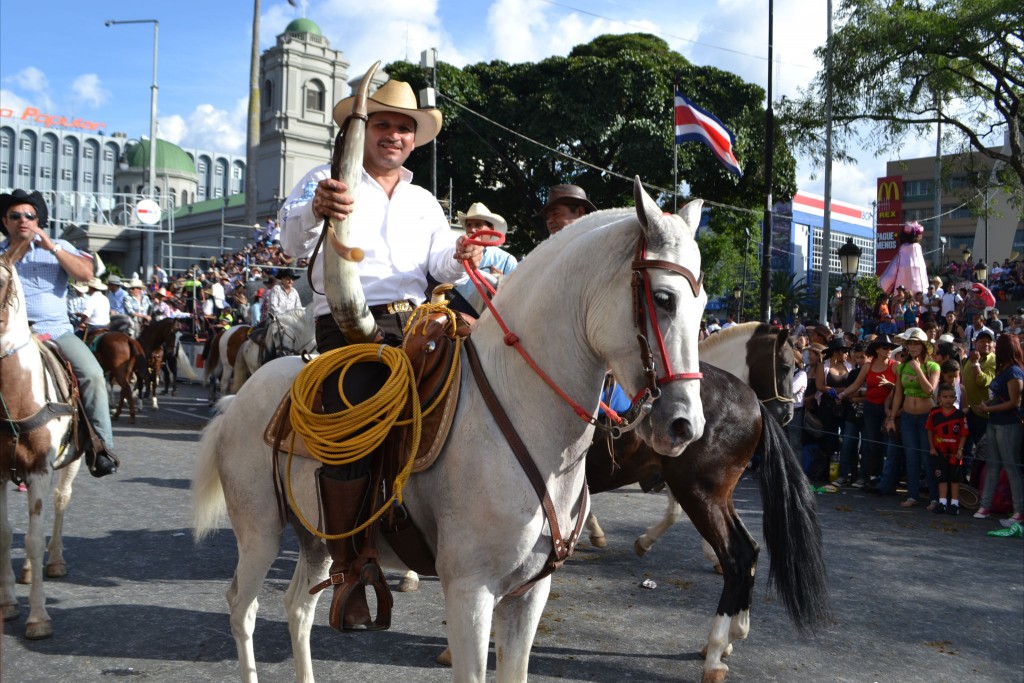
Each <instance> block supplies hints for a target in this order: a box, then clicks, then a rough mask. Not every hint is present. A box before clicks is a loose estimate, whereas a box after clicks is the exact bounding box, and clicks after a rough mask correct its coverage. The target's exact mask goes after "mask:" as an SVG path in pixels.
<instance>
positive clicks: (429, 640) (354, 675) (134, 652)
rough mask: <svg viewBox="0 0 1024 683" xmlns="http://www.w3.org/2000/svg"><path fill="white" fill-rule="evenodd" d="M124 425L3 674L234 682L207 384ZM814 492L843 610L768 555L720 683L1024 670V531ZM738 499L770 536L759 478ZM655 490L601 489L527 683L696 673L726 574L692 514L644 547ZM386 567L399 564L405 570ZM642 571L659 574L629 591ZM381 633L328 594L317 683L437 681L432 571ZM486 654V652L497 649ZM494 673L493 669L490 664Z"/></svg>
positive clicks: (269, 663) (277, 675)
mask: <svg viewBox="0 0 1024 683" xmlns="http://www.w3.org/2000/svg"><path fill="white" fill-rule="evenodd" d="M163 398H164V400H162V402H161V410H160V411H158V412H153V411H150V410H145V411H143V412H141V413H140V416H139V418H138V422H137V423H136V424H135V425H130V424H128V423H127V421H126V420H127V418H126V417H123V418H122V420H121V422H120V423H116V426H115V432H116V436H117V446H118V448H117V451H118V453H120V454H122V458H123V461H124V462H123V468H122V471H121V472H119V473H118V474H117V475H115V476H113V477H108V478H107V479H103V480H97V479H93V478H92V477H90V476H89V475H88V473H86V472H85V470H84V469H83V470H82V473H81V474H80V476H79V478H78V480H77V481H76V486H75V491H74V496H73V499H72V503H71V509H70V511H69V515H68V519H67V521H66V524H65V545H66V553H65V555H66V558H67V560H68V567H69V575H68V577H67V578H65V579H59V580H51V581H48V582H47V596H48V609H49V611H50V615H51V617H52V618H53V626H54V636H53V637H52V638H50V639H48V640H44V641H27V640H25V639H24V637H23V631H24V620H25V616H26V615H27V611H28V609H27V595H28V587H27V586H18V588H17V594H18V597H19V600H20V601H21V604H22V616H21V618H19V619H17V620H15V621H12V622H8V623H7V624H5V625H4V636H3V642H2V646H3V647H2V652H0V658H2V659H0V664H2V679H3V680H4V681H11V682H12V683H28V682H35V681H54V682H56V681H66V680H74V681H76V682H78V681H81V682H91V681H108V680H111V679H113V678H137V679H146V680H152V681H168V682H170V681H173V682H175V683H177V682H180V681H231V680H236V679H237V666H236V660H235V648H234V642H233V640H232V638H231V634H230V628H229V624H228V617H227V609H226V605H225V601H224V592H225V590H226V589H227V586H228V583H229V581H230V578H231V574H232V571H233V568H234V562H235V547H234V537H233V535H232V534H231V532H230V530H228V529H225V530H224V531H222V532H221V533H219V534H217V535H215V536H214V537H213V538H211V539H208V540H206V541H204V542H203V543H202V544H201V545H199V546H196V545H195V544H194V543H193V540H192V538H191V534H190V531H189V528H188V519H189V510H190V499H189V490H188V487H189V479H190V476H191V472H192V467H193V463H194V461H195V445H196V442H197V440H198V437H199V430H200V429H201V428H202V426H203V424H204V422H205V420H206V417H207V416H208V409H207V406H206V399H205V390H204V389H202V388H201V387H198V386H190V385H184V386H183V387H182V388H181V389H180V390H179V392H178V396H177V397H176V398H172V399H167V398H166V397H163ZM845 491H846V492H844V493H840V494H834V495H823V496H819V498H818V500H819V511H820V515H821V523H822V526H823V528H824V530H825V540H826V557H827V561H828V565H829V570H830V585H831V589H832V601H833V603H832V604H833V610H834V613H835V619H834V621H833V622H832V623H830V624H827V625H825V627H824V628H823V629H822V630H820V631H819V632H818V633H817V634H815V635H813V636H811V637H802V636H801V635H799V634H798V633H797V632H796V630H795V629H794V628H793V626H792V625H791V624H790V623H789V621H788V620H787V618H786V616H785V613H784V610H783V608H782V605H781V604H780V602H779V601H778V600H777V599H776V598H775V597H774V596H773V595H771V594H770V593H769V592H768V591H767V587H766V583H767V576H768V571H767V570H768V566H769V564H768V563H769V559H768V557H767V553H763V554H762V556H761V563H760V567H759V569H760V572H759V575H758V581H757V588H756V590H755V596H754V607H753V610H752V613H751V633H750V637H749V638H748V640H746V641H745V642H741V643H738V644H737V645H736V647H735V651H734V653H733V654H732V656H731V657H730V658H729V659H728V660H727V661H728V662H729V664H730V666H731V671H730V675H729V679H728V680H730V681H740V682H743V681H746V682H754V681H757V682H760V681H779V682H782V681H816V682H824V681H849V682H851V683H852V682H865V681H866V682H871V681H901V682H902V681H922V682H926V683H943V682H946V681H949V682H954V681H955V682H956V683H963V682H965V681H971V682H991V683H1006V682H1010V681H1021V680H1024V541H1022V540H1021V539H1002V538H991V537H987V536H986V535H985V532H986V531H989V530H991V529H994V528H999V527H998V524H997V523H996V522H994V521H992V520H975V519H972V518H970V517H969V516H966V517H958V518H953V517H948V516H937V515H933V514H931V513H928V512H926V511H924V510H923V509H922V508H917V509H912V510H904V509H901V508H899V507H898V506H897V504H896V503H897V500H899V499H896V498H875V497H872V496H866V495H864V494H862V493H860V492H855V491H853V490H850V489H846V490H845ZM9 498H10V500H11V501H13V507H12V510H11V511H10V515H11V517H12V520H13V521H14V525H15V537H14V544H15V568H16V570H18V569H20V566H21V564H22V561H23V558H24V552H23V550H22V548H23V533H24V529H25V520H26V515H27V513H26V510H25V509H24V497H22V496H21V495H20V494H17V493H15V492H12V493H11V494H10V496H9ZM736 504H737V508H738V509H739V510H740V514H741V515H742V517H743V519H744V520H745V522H746V524H747V525H748V527H749V528H750V529H751V532H752V533H753V535H754V537H755V538H758V539H760V537H761V506H760V499H759V494H758V491H757V486H756V482H755V481H754V480H748V479H744V481H743V482H742V483H741V486H740V488H739V489H738V491H737V495H736ZM663 506H664V498H663V497H662V496H660V495H645V494H643V493H641V492H640V491H639V489H627V490H623V491H619V492H613V493H608V494H601V495H599V496H596V497H595V498H594V509H595V511H596V512H597V513H598V515H599V516H600V518H601V520H602V523H603V525H604V528H605V531H606V532H607V533H608V541H609V548H608V549H606V550H595V549H592V548H590V547H589V546H588V545H586V544H584V545H583V546H582V547H581V548H580V550H579V551H578V552H577V554H576V555H575V556H574V558H573V560H572V561H570V562H569V563H567V565H566V566H565V568H563V569H562V570H561V571H560V572H558V573H556V574H555V577H554V582H553V586H552V593H551V599H550V601H549V603H548V606H547V609H546V611H545V614H544V617H543V620H542V622H541V626H540V630H539V633H538V635H537V640H536V643H535V646H534V650H533V657H532V660H531V665H530V671H531V677H530V678H531V681H555V680H577V681H594V682H602V683H620V682H621V681H626V680H636V681H699V680H700V674H701V667H702V660H701V658H700V656H699V654H698V653H699V651H700V649H701V647H702V646H703V644H704V641H705V639H706V637H707V632H708V627H709V625H710V619H711V616H712V613H713V610H714V608H715V606H716V604H717V601H718V596H719V593H720V590H721V583H722V581H721V578H720V577H719V576H717V575H716V574H714V573H713V572H712V571H711V570H710V568H709V567H708V564H707V563H706V561H705V560H704V559H703V558H702V556H701V550H700V542H699V539H698V537H697V535H696V533H695V532H694V531H693V528H692V526H690V524H689V523H688V522H685V521H684V522H683V523H681V524H679V525H678V526H677V527H676V528H675V529H673V530H672V531H670V532H669V533H668V534H667V535H666V537H665V538H664V539H663V540H662V542H661V544H659V545H658V546H657V547H655V549H654V550H653V551H652V552H651V553H649V554H648V555H647V556H646V557H644V558H642V559H639V558H636V557H635V556H634V555H633V551H632V546H633V539H634V538H635V537H636V535H637V534H638V533H639V532H640V531H642V530H643V528H644V527H645V526H647V525H649V524H651V523H653V522H654V521H655V520H656V519H658V518H660V515H661V512H662V509H663ZM295 547H296V546H295V542H294V538H293V537H291V536H288V537H286V539H285V544H284V547H283V550H282V552H281V555H280V556H279V558H278V560H277V562H276V563H275V564H274V566H273V568H272V570H271V574H270V577H269V580H268V581H267V583H266V584H265V587H264V590H263V592H262V594H261V596H260V603H261V610H260V614H259V618H258V620H257V628H256V637H255V642H256V644H255V649H256V656H257V663H258V666H259V673H260V675H261V677H262V679H263V680H264V681H287V680H292V679H293V678H294V673H293V668H292V660H291V652H290V645H289V639H288V631H287V624H286V621H285V617H284V611H283V604H282V601H283V594H284V591H285V589H286V587H287V584H288V580H289V578H290V576H291V569H292V566H293V563H294V561H295V557H296V551H295ZM396 578H397V577H396ZM647 578H649V579H653V580H654V581H655V582H656V584H657V586H656V588H653V589H645V588H641V587H640V583H641V581H643V580H644V579H647ZM395 598H396V601H395V615H394V624H393V626H392V629H391V630H390V631H387V632H381V633H372V634H361V635H350V634H345V635H342V634H338V633H336V632H335V631H333V630H331V629H330V627H329V626H328V625H327V609H328V605H329V599H328V598H325V599H322V600H321V601H320V604H319V606H318V613H317V625H316V626H315V627H314V630H313V639H312V647H313V657H314V669H315V671H316V674H317V676H318V678H319V680H321V681H341V680H349V679H351V680H361V681H403V682H404V681H414V682H419V681H428V682H429V681H445V680H448V679H449V672H448V670H447V669H443V668H441V667H439V666H437V665H435V664H434V661H433V660H434V657H435V656H436V655H437V653H438V652H440V650H441V649H442V648H443V647H444V644H445V640H444V628H445V626H444V619H443V607H442V596H441V590H440V587H439V585H438V584H437V582H436V580H432V579H426V580H424V581H423V583H422V584H421V588H420V590H419V591H418V592H416V593H411V594H397V593H396V595H395ZM491 659H492V661H491V666H492V667H493V654H492V657H491ZM492 677H493V674H492Z"/></svg>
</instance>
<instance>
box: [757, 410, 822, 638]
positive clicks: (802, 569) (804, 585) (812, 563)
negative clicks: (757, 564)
mask: <svg viewBox="0 0 1024 683" xmlns="http://www.w3.org/2000/svg"><path fill="white" fill-rule="evenodd" d="M759 405H760V408H761V423H762V427H761V443H760V446H761V451H762V460H761V467H760V468H759V471H760V473H761V501H762V505H763V507H764V539H765V543H766V544H767V546H768V553H769V554H770V555H771V568H770V569H769V572H768V581H769V582H770V583H771V584H772V585H773V586H774V587H775V590H776V591H778V593H779V594H780V595H781V596H782V600H783V602H784V604H785V605H786V611H787V612H788V613H789V617H790V619H792V620H793V623H794V624H796V626H797V628H799V629H800V630H806V629H807V628H808V627H809V626H810V625H811V624H813V623H815V622H820V621H823V620H826V619H828V618H829V598H828V575H827V572H826V570H825V557H824V553H823V547H822V541H821V527H820V526H819V525H818V516H817V512H816V509H815V500H814V493H813V492H812V491H811V485H810V483H809V482H808V480H807V477H806V476H805V475H804V472H803V470H802V469H801V467H800V462H799V458H798V457H797V455H796V454H795V453H794V452H793V449H792V447H791V446H790V445H789V440H788V439H787V438H786V433H785V432H784V431H783V428H782V427H781V426H780V425H779V423H778V421H777V420H776V419H775V418H774V417H772V416H771V415H770V414H769V413H768V411H767V410H766V409H765V407H764V404H763V403H759Z"/></svg>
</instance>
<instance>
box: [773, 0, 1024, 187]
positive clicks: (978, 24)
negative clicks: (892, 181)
mask: <svg viewBox="0 0 1024 683" xmlns="http://www.w3.org/2000/svg"><path fill="white" fill-rule="evenodd" d="M836 20H837V21H836V23H837V25H838V26H839V28H838V29H836V30H835V31H834V32H833V50H832V73H831V78H830V75H829V74H828V73H826V72H825V71H822V72H820V73H819V74H818V75H817V77H816V78H815V79H814V81H813V83H812V84H811V85H810V87H809V88H808V89H807V90H806V91H805V92H803V93H802V94H801V97H800V98H798V99H796V100H791V101H785V102H784V103H783V104H782V106H781V107H780V113H781V116H782V118H784V119H785V121H786V126H785V127H786V130H787V133H788V134H789V136H790V140H791V142H792V144H794V145H795V147H796V148H797V149H800V150H801V151H803V152H805V153H807V154H808V155H809V156H811V157H812V158H817V159H823V158H824V154H823V151H824V121H825V114H824V108H825V92H826V84H827V83H828V81H829V80H831V83H832V88H833V121H834V144H835V145H836V151H835V153H834V156H835V158H838V159H849V157H848V155H847V152H846V151H845V147H846V146H847V145H849V144H850V143H851V142H853V141H854V140H859V141H861V142H864V141H866V142H868V143H869V144H870V145H872V146H873V147H874V149H875V150H876V151H877V152H878V153H883V152H887V151H889V150H891V149H898V148H899V147H900V146H901V144H902V142H903V141H904V140H905V139H906V138H907V137H909V136H918V135H921V134H922V133H923V132H924V131H925V130H927V129H928V128H929V127H932V126H934V125H935V124H939V123H941V124H942V130H943V137H944V138H945V141H944V145H943V147H944V149H947V150H956V152H967V151H975V152H978V153H980V154H981V155H983V156H985V157H988V158H989V159H991V160H993V162H1001V163H1003V164H1005V166H1004V167H1003V172H1002V174H1001V178H1000V180H1001V182H1002V183H1003V185H1004V188H1005V189H1007V190H1008V191H1010V192H1011V193H1012V192H1015V191H1016V192H1020V188H1021V186H1022V184H1024V149H1022V144H1024V140H1022V137H1024V136H1022V131H1024V109H1022V108H1021V95H1022V93H1024V3H1021V2H1020V0H840V3H839V8H838V11H837V13H836ZM817 55H818V57H819V58H820V59H821V60H822V63H825V47H821V48H819V49H818V51H817ZM865 124H866V125H867V131H866V135H862V133H864V132H865V131H864V130H863V125H865ZM1000 133H1004V134H1008V138H1009V153H1004V152H1003V151H1002V150H1001V149H1000V147H1001V144H1000V146H997V147H990V146H989V145H991V144H992V140H993V138H994V137H996V138H998V137H1001V136H1000V135H999V134H1000ZM999 142H1000V143H1001V140H1000V141H999Z"/></svg>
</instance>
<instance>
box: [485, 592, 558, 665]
mask: <svg viewBox="0 0 1024 683" xmlns="http://www.w3.org/2000/svg"><path fill="white" fill-rule="evenodd" d="M550 590H551V577H550V576H548V577H546V578H544V579H542V580H541V581H539V582H537V585H535V586H534V587H533V590H531V591H530V592H529V593H527V594H526V595H522V596H520V597H518V598H513V597H504V598H502V599H501V601H500V602H499V603H498V606H497V609H496V610H495V619H494V651H495V659H496V660H497V663H498V676H497V680H499V681H502V683H506V682H522V683H526V678H527V669H528V667H529V664H530V649H531V648H532V647H533V638H534V636H535V635H536V633H537V625H538V624H539V623H540V618H541V615H542V614H543V612H544V605H545V604H547V601H548V593H549V592H550Z"/></svg>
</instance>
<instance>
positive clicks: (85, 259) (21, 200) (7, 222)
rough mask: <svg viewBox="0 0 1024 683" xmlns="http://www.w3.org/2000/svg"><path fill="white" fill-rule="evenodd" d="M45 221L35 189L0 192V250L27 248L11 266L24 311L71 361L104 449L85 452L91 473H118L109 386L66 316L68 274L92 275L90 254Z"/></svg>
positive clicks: (75, 276)
mask: <svg viewBox="0 0 1024 683" xmlns="http://www.w3.org/2000/svg"><path fill="white" fill-rule="evenodd" d="M47 220H48V212H47V208H46V202H45V201H44V200H43V196H42V195H41V194H40V193H39V192H33V193H31V194H29V193H27V192H25V191H24V190H15V191H14V192H12V193H11V194H0V224H2V225H0V230H2V232H3V234H4V236H5V237H6V239H5V240H4V241H3V242H0V252H5V251H7V250H8V249H18V248H20V247H22V246H24V245H25V244H26V243H27V244H28V250H27V251H26V252H25V254H24V255H23V256H22V257H21V259H20V260H19V261H18V262H17V263H16V264H15V267H16V268H17V270H18V277H19V278H20V279H21V285H22V288H23V290H24V292H25V309H26V311H27V312H28V319H29V323H30V324H31V326H32V331H33V333H35V334H36V335H38V336H40V337H49V338H50V339H52V340H53V341H54V342H56V344H57V346H59V347H60V350H61V352H62V353H63V354H64V357H65V358H67V360H68V362H69V363H71V367H72V369H73V370H74V373H75V377H77V378H78V386H79V390H80V394H81V397H82V404H83V406H84V408H85V412H86V413H87V415H88V418H89V421H90V422H91V423H92V425H93V427H94V428H95V430H96V433H97V435H98V436H99V438H100V440H102V441H103V446H104V447H103V449H101V450H100V452H98V453H93V452H92V450H91V449H90V452H89V453H88V454H87V457H88V460H89V464H90V471H91V472H92V473H93V475H94V476H97V477H102V476H104V475H107V474H113V473H114V472H115V471H117V462H118V461H117V458H116V457H115V456H114V455H113V453H111V451H110V448H111V446H112V445H113V442H114V435H113V431H112V429H111V426H110V409H109V407H108V406H109V402H108V396H107V385H106V382H105V381H104V379H103V370H102V369H101V368H100V365H99V363H98V362H97V361H96V357H95V356H94V355H93V354H92V351H90V350H89V347H88V346H86V345H85V344H84V343H82V340H81V339H79V338H78V337H76V336H75V332H74V328H72V326H71V322H70V321H69V320H68V315H67V290H68V278H69V277H70V278H72V279H74V280H78V281H81V282H85V281H86V280H89V279H91V278H92V277H93V265H92V258H91V257H90V256H88V255H87V254H83V253H81V252H79V251H78V250H77V249H75V247H74V246H72V245H71V243H69V242H66V241H64V240H61V239H57V240H54V239H53V238H51V237H50V236H49V235H48V234H47V231H46V230H45V228H46V225H47Z"/></svg>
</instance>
